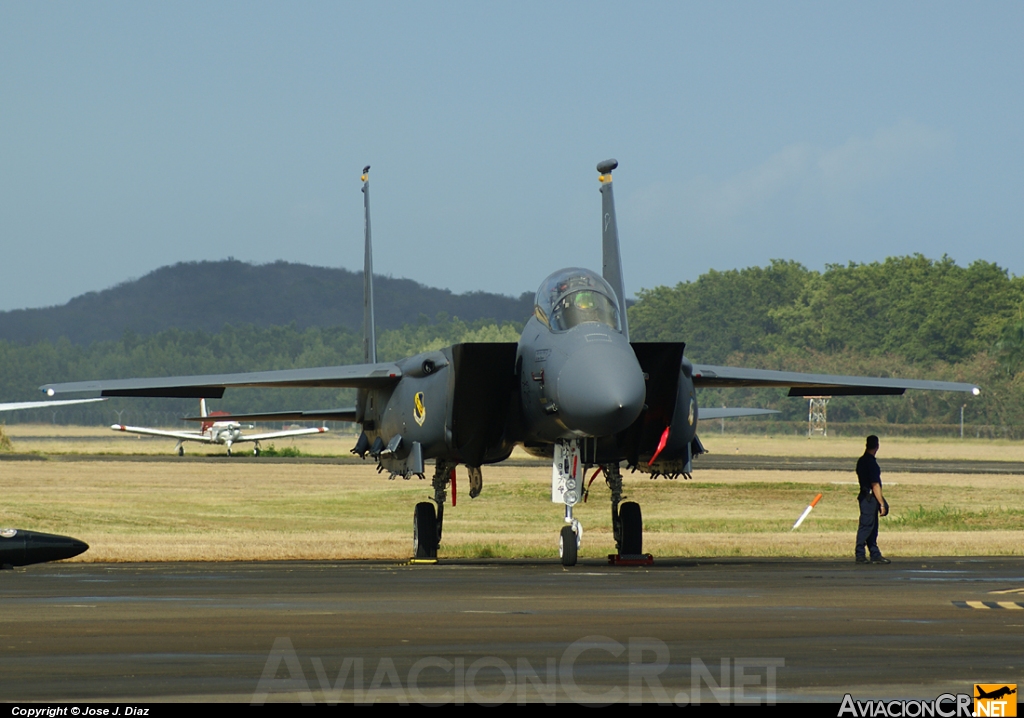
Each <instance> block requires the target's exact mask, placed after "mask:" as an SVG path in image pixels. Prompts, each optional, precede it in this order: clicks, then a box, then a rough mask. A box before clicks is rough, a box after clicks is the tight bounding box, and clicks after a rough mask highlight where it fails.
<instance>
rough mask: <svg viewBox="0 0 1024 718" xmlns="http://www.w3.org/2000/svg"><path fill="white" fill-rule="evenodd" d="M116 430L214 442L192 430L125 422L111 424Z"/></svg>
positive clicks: (181, 439) (206, 442)
mask: <svg viewBox="0 0 1024 718" xmlns="http://www.w3.org/2000/svg"><path fill="white" fill-rule="evenodd" d="M110 428H111V429H113V430H114V431H126V432H128V433H129V434H143V435H145V436H166V437H168V438H170V439H178V440H179V441H201V442H203V443H204V444H212V443H213V442H212V441H210V437H208V436H207V435H206V434H200V433H199V432H191V431H163V430H161V429H147V428H145V427H142V426H125V425H124V424H111V426H110Z"/></svg>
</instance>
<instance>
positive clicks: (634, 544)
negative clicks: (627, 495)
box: [619, 501, 644, 556]
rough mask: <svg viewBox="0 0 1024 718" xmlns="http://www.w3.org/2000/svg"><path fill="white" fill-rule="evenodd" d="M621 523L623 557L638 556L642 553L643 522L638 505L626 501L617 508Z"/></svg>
mask: <svg viewBox="0 0 1024 718" xmlns="http://www.w3.org/2000/svg"><path fill="white" fill-rule="evenodd" d="M619 520H620V521H621V522H622V551H621V554H620V555H623V556H639V555H640V554H642V553H643V552H644V522H643V518H642V517H641V515H640V504H638V503H636V502H635V501H626V502H625V503H623V504H622V505H621V506H620V507H619Z"/></svg>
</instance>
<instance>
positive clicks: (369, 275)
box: [361, 165, 377, 364]
mask: <svg viewBox="0 0 1024 718" xmlns="http://www.w3.org/2000/svg"><path fill="white" fill-rule="evenodd" d="M361 179H362V180H363V210H364V212H365V214H366V221H365V224H364V229H363V233H364V240H365V249H364V254H363V361H364V362H365V363H366V364H376V363H377V333H376V330H375V328H374V320H373V246H372V245H371V243H370V165H366V167H364V168H363V175H362V178H361Z"/></svg>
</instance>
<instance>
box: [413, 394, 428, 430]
mask: <svg viewBox="0 0 1024 718" xmlns="http://www.w3.org/2000/svg"><path fill="white" fill-rule="evenodd" d="M412 403H413V407H412V418H413V419H415V420H416V423H417V424H419V425H420V426H423V422H424V421H426V420H427V407H425V406H423V392H422V391H418V392H416V396H414V397H413V400H412Z"/></svg>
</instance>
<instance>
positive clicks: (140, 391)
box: [39, 363, 402, 399]
mask: <svg viewBox="0 0 1024 718" xmlns="http://www.w3.org/2000/svg"><path fill="white" fill-rule="evenodd" d="M401 378H402V370H401V369H399V368H398V366H397V365H395V364H389V363H383V364H353V365H351V366H328V367H317V368H315V369H283V370H280V371H256V372H248V373H244V374H206V375H200V376H171V377H156V378H152V379H110V380H101V381H75V382H68V383H64V384H45V385H44V386H41V387H39V388H40V389H41V390H42V391H44V392H45V393H46V394H47V395H48V396H54V395H56V394H76V393H82V392H93V393H95V392H99V394H100V396H104V397H107V396H157V397H177V398H189V399H204V398H205V399H219V398H221V397H222V396H224V390H225V389H226V388H228V387H338V388H343V387H348V388H355V389H376V388H381V387H385V386H388V385H391V384H395V383H397V382H398V380H399V379H401Z"/></svg>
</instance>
